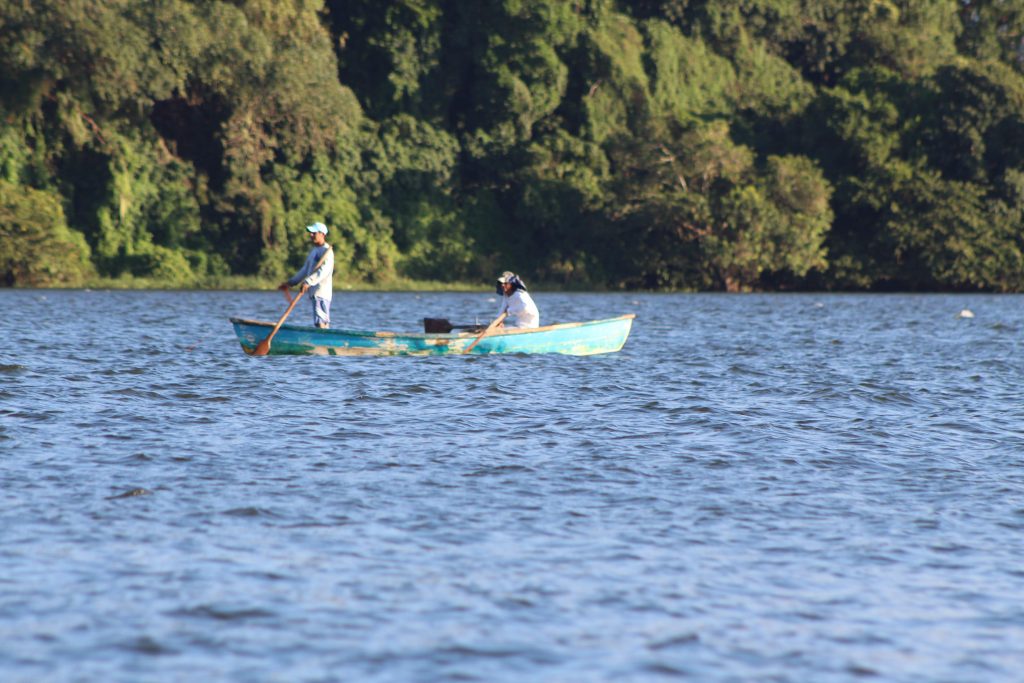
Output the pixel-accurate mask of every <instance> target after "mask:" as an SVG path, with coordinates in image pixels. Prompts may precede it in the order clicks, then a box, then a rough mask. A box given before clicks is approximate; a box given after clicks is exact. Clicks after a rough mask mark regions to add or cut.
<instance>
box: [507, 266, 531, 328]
mask: <svg viewBox="0 0 1024 683" xmlns="http://www.w3.org/2000/svg"><path fill="white" fill-rule="evenodd" d="M498 294H501V308H499V309H498V315H501V314H502V313H507V314H508V317H506V318H505V320H503V321H502V322H501V323H500V326H503V327H510V328H533V327H539V326H540V311H538V310H537V304H535V303H533V298H532V297H531V296H530V294H529V292H527V291H526V285H525V284H524V283H523V281H522V280H521V279H520V278H519V276H518V275H516V274H515V273H512V272H509V271H507V270H506V271H505V272H504V273H502V274H501V277H499V278H498Z"/></svg>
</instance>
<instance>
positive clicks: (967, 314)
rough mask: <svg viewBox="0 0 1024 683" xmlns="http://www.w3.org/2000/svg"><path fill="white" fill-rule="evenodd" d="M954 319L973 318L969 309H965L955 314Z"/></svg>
mask: <svg viewBox="0 0 1024 683" xmlns="http://www.w3.org/2000/svg"><path fill="white" fill-rule="evenodd" d="M956 317H958V318H973V317H974V313H972V312H971V309H969V308H965V309H963V310H962V311H960V312H959V313H958V314H957V316H956Z"/></svg>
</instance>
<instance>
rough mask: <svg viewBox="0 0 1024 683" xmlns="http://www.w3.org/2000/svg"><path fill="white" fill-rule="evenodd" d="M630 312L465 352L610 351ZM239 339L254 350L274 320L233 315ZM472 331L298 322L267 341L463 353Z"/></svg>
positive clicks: (621, 339)
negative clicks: (391, 329) (320, 325)
mask: <svg viewBox="0 0 1024 683" xmlns="http://www.w3.org/2000/svg"><path fill="white" fill-rule="evenodd" d="M635 317H636V316H635V315H634V314H632V313H630V314H628V315H623V316H619V317H618V318H609V319H607V320H593V321H590V322H582V323H562V324H558V325H545V326H544V327H538V328H535V329H532V330H514V329H510V330H504V329H500V330H499V331H496V332H492V333H491V334H489V335H487V336H486V337H484V338H483V339H481V340H480V343H478V344H477V345H476V346H474V347H473V348H472V349H471V350H470V352H469V354H468V355H471V356H486V355H491V354H496V353H563V354H568V355H572V356H591V355H594V354H598V353H613V352H615V351H618V350H619V349H621V348H622V346H623V344H625V343H626V337H628V336H629V330H630V328H631V327H632V325H633V318H635ZM230 320H231V323H232V325H234V327H235V334H236V335H237V336H238V342H239V343H240V344H241V345H242V349H243V350H244V351H245V352H246V353H250V354H251V353H252V352H253V350H254V349H255V348H256V345H257V344H259V343H260V342H261V341H263V340H264V339H265V338H266V337H267V335H268V334H270V332H271V331H272V330H273V329H274V323H269V322H262V321H258V320H245V319H243V318H231V319H230ZM476 338H477V335H476V334H473V333H469V332H450V333H448V334H437V333H416V332H363V331H358V330H333V329H328V330H322V329H317V328H315V327H308V326H302V325H282V326H281V329H279V330H278V331H277V334H276V335H274V338H273V339H272V340H271V344H270V354H271V355H293V356H294V355H314V356H446V355H461V354H463V353H464V352H465V350H466V349H467V348H468V347H469V346H471V345H472V344H473V340H475V339H476Z"/></svg>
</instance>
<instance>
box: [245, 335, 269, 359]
mask: <svg viewBox="0 0 1024 683" xmlns="http://www.w3.org/2000/svg"><path fill="white" fill-rule="evenodd" d="M268 353H270V338H269V337H268V338H266V339H264V340H263V341H261V342H260V343H259V344H257V345H256V348H255V349H253V350H252V351H250V352H249V355H250V356H265V355H267V354H268Z"/></svg>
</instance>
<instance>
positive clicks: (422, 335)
mask: <svg viewBox="0 0 1024 683" xmlns="http://www.w3.org/2000/svg"><path fill="white" fill-rule="evenodd" d="M634 318H636V313H625V314H623V315H620V316H616V317H614V318H604V319H602V320H586V321H583V322H570V323H555V324H553V325H543V326H541V327H529V328H512V329H507V330H506V329H504V328H501V329H500V331H495V332H491V333H490V334H488V335H487V336H488V338H490V337H508V336H512V335H517V334H535V333H537V332H548V331H555V330H566V329H572V328H576V327H588V326H591V325H603V324H607V323H612V322H620V321H626V320H633V319H634ZM228 320H230V321H231V322H232V323H235V324H242V325H254V326H257V327H273V326H274V325H275V324H276V323H272V322H268V321H265V320H252V319H249V318H237V317H234V316H232V317H230V318H228ZM281 329H282V330H284V329H290V330H299V331H302V332H309V333H314V334H323V335H328V336H342V335H343V336H349V337H368V338H377V339H391V338H395V337H408V338H415V339H467V338H468V339H471V338H474V337H477V336H478V335H479V334H480V333H479V332H384V331H372V330H346V329H343V328H327V329H322V328H316V327H312V326H310V325H288V324H285V325H281Z"/></svg>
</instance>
